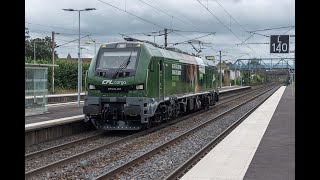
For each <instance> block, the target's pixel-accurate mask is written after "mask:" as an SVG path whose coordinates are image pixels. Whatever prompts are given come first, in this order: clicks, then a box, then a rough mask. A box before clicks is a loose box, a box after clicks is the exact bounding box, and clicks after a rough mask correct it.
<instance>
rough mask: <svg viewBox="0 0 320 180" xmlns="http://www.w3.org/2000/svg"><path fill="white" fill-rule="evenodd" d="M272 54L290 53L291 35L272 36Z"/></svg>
mask: <svg viewBox="0 0 320 180" xmlns="http://www.w3.org/2000/svg"><path fill="white" fill-rule="evenodd" d="M270 53H289V35H271V36H270Z"/></svg>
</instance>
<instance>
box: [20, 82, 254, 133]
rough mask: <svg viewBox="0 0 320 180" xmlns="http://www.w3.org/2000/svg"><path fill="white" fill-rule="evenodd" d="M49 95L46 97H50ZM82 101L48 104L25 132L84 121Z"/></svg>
mask: <svg viewBox="0 0 320 180" xmlns="http://www.w3.org/2000/svg"><path fill="white" fill-rule="evenodd" d="M248 88H250V86H226V87H222V88H221V89H220V88H218V90H219V92H220V94H223V93H228V92H231V91H236V90H240V89H248ZM51 96H52V97H67V96H75V97H76V96H77V94H66V95H63V94H61V95H51ZM51 96H50V95H49V96H48V97H51ZM82 107H83V101H80V108H78V107H77V102H67V103H55V104H48V112H47V113H44V114H39V115H32V116H26V117H25V130H32V129H39V128H45V127H50V126H54V125H58V124H59V123H66V122H73V121H81V120H83V119H84V115H83V113H82Z"/></svg>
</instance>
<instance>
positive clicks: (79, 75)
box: [63, 8, 96, 107]
mask: <svg viewBox="0 0 320 180" xmlns="http://www.w3.org/2000/svg"><path fill="white" fill-rule="evenodd" d="M63 10H65V11H78V12H79V39H78V40H79V46H78V107H80V89H81V86H82V85H81V84H82V83H81V77H82V76H81V74H80V73H81V65H80V63H81V61H80V12H81V11H91V10H96V8H85V9H81V10H76V9H71V8H69V9H63Z"/></svg>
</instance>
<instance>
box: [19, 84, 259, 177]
mask: <svg viewBox="0 0 320 180" xmlns="http://www.w3.org/2000/svg"><path fill="white" fill-rule="evenodd" d="M262 88H263V87H262ZM260 89H261V88H257V89H254V90H252V91H250V92H248V91H245V92H242V93H240V94H241V95H240V94H238V96H239V97H236V96H232V97H233V98H231V96H230V97H229V98H224V101H221V103H219V104H217V106H214V107H213V108H217V107H218V106H220V105H221V104H225V103H228V102H231V101H234V100H236V99H239V98H241V97H243V96H245V95H249V94H252V93H254V92H257V91H258V90H260ZM244 94H245V95H244ZM221 100H223V99H221ZM207 111H208V110H203V111H199V112H196V113H193V114H190V115H187V116H184V117H182V118H178V119H176V120H173V121H169V122H168V123H165V124H162V125H160V126H157V127H154V128H151V129H149V130H146V131H142V132H138V133H136V134H133V135H129V136H126V137H124V138H119V139H118V140H114V141H113V142H110V143H106V144H103V145H100V146H97V147H95V148H92V149H90V150H88V151H84V152H82V153H78V154H73V155H72V156H70V157H67V158H64V159H61V160H59V161H56V162H53V163H50V164H47V165H45V166H41V167H38V168H35V169H32V170H29V171H27V172H26V173H25V177H26V178H28V177H32V176H34V175H36V174H40V173H43V172H45V171H48V170H50V169H53V168H56V167H58V166H61V165H63V164H67V163H69V162H71V161H73V160H76V159H81V158H83V157H85V156H87V155H89V154H93V153H95V152H98V151H101V150H103V149H108V148H109V149H110V148H112V147H113V146H114V145H118V144H121V143H124V142H126V141H128V140H131V139H135V138H138V137H141V136H145V135H147V134H150V133H152V132H154V131H157V130H159V129H162V128H165V127H167V126H170V125H172V124H175V123H177V122H180V121H182V120H184V119H188V118H190V117H192V116H197V115H199V114H201V113H207ZM97 136H101V134H99V135H97ZM97 136H92V137H88V138H83V139H81V140H77V141H74V142H71V144H68V143H66V144H63V145H61V146H56V147H52V148H49V149H46V150H42V151H41V152H38V153H40V154H42V155H43V154H48V153H52V152H54V151H59V149H65V148H68V147H71V146H76V145H79V144H81V143H82V142H83V141H91V140H94V139H96V138H98V137H97ZM91 138H92V139H91ZM35 155H37V156H39V154H37V152H35V153H32V154H28V155H26V161H28V160H30V159H33V158H32V157H35Z"/></svg>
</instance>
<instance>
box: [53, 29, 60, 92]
mask: <svg viewBox="0 0 320 180" xmlns="http://www.w3.org/2000/svg"><path fill="white" fill-rule="evenodd" d="M55 34H60V33H56V32H54V31H52V94H54V48H55V47H56V44H55V42H54V35H55Z"/></svg>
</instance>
